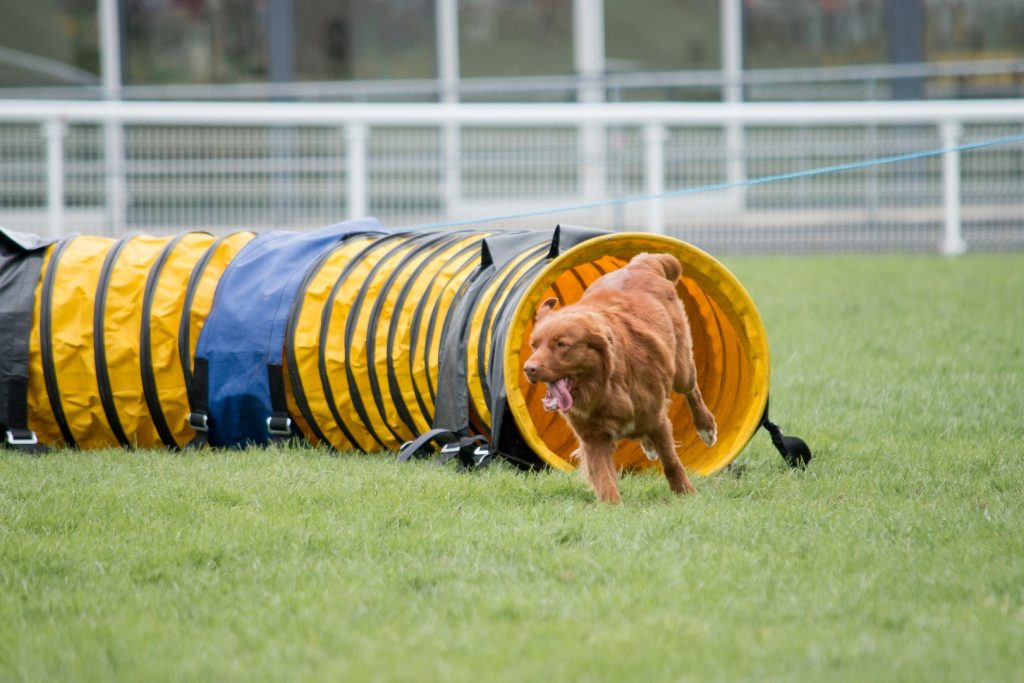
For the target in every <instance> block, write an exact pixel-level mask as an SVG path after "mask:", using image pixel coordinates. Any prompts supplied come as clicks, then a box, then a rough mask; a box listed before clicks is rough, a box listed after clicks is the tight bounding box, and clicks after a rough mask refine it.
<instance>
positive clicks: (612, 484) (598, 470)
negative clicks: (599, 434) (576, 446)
mask: <svg viewBox="0 0 1024 683" xmlns="http://www.w3.org/2000/svg"><path fill="white" fill-rule="evenodd" d="M580 456H581V459H582V461H583V468H582V469H583V476H585V477H586V478H587V480H588V481H589V482H590V485H591V486H593V487H594V493H596V494H597V499H598V500H600V501H601V502H602V503H613V504H615V503H618V502H619V501H620V500H621V499H620V498H619V484H618V473H617V472H616V471H615V442H614V441H612V440H611V439H601V440H599V441H588V442H586V443H580Z"/></svg>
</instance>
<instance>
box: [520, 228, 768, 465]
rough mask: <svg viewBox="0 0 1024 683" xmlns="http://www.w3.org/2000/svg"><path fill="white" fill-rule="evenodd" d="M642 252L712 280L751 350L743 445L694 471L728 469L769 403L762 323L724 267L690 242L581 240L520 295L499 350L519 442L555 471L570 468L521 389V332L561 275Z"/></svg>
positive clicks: (627, 237) (649, 236) (636, 235)
mask: <svg viewBox="0 0 1024 683" xmlns="http://www.w3.org/2000/svg"><path fill="white" fill-rule="evenodd" d="M644 251H655V252H664V253H669V254H673V255H674V256H676V257H677V258H679V260H680V261H682V263H683V270H684V273H683V276H684V277H688V276H689V275H690V274H692V273H697V274H700V275H702V276H704V277H705V278H707V279H709V280H711V281H713V282H715V284H716V286H718V288H719V289H720V290H721V292H722V295H723V298H724V299H727V300H728V301H729V302H730V303H731V304H732V308H733V309H734V310H736V311H737V312H738V313H740V314H741V315H739V320H740V321H741V324H742V327H743V333H744V334H745V335H746V338H747V343H748V346H749V347H750V352H749V355H750V356H751V358H752V359H753V360H754V361H755V362H754V363H753V366H754V374H755V378H754V379H755V381H756V382H758V383H759V384H760V385H761V386H762V387H763V390H762V391H760V392H758V394H757V395H756V396H755V397H754V400H753V401H752V402H751V404H750V405H749V406H748V409H747V411H746V413H745V414H744V416H743V418H742V423H741V425H740V426H739V427H738V430H739V431H740V433H742V434H745V435H746V436H745V438H744V439H743V443H742V444H741V445H739V446H738V447H736V448H734V449H733V451H734V452H732V453H729V454H727V455H726V456H725V457H722V458H721V459H720V461H719V462H718V463H717V464H716V465H715V466H713V467H711V468H709V469H705V470H702V471H698V473H699V474H702V475H709V474H713V473H714V472H717V471H718V470H720V469H722V468H723V467H725V466H726V465H728V464H729V462H731V461H732V460H734V459H735V458H736V456H737V455H739V453H740V452H741V451H742V449H743V447H744V446H745V445H746V444H747V443H748V442H749V440H750V438H751V437H753V435H754V433H755V432H756V431H757V428H758V426H759V425H760V421H761V416H762V414H763V412H764V408H765V405H766V404H767V401H768V386H769V380H770V362H769V350H768V340H767V336H766V334H765V330H764V325H763V322H762V320H761V316H760V314H759V313H758V311H757V307H756V306H755V305H754V302H753V299H751V297H750V294H749V293H748V292H747V291H746V289H744V287H743V285H741V284H740V282H739V280H737V279H736V278H735V276H733V274H732V273H731V272H730V271H729V270H728V269H727V268H726V267H725V266H724V265H722V264H721V263H720V262H719V261H717V260H716V259H715V258H714V257H712V256H711V255H710V254H708V253H707V252H705V251H703V250H701V249H699V248H697V247H695V246H693V245H692V244H689V243H687V242H683V241H681V240H677V239H675V238H672V237H668V236H665V235H657V234H653V233H644V232H619V233H611V234H608V235H602V236H600V237H595V238H592V239H589V240H587V241H585V242H582V243H581V244H579V245H577V246H575V247H573V248H571V249H569V250H567V251H565V252H564V253H562V254H560V255H558V256H557V257H556V258H554V259H552V261H551V262H550V263H548V264H547V266H546V267H545V268H544V269H543V270H542V271H541V272H540V273H539V274H538V275H537V277H536V278H535V279H534V280H533V282H532V284H531V285H530V286H529V287H528V288H527V289H526V290H525V291H524V292H523V295H522V297H520V299H519V303H518V304H517V306H516V309H515V312H514V314H513V316H512V319H511V322H510V325H509V328H508V330H509V331H508V339H507V341H506V343H505V351H504V376H505V390H506V397H507V401H508V406H509V410H510V411H511V413H512V415H513V418H514V419H515V422H516V425H517V427H518V429H519V432H520V434H521V435H522V437H523V439H524V441H526V443H527V444H528V445H529V446H530V448H531V449H532V450H533V452H534V453H535V454H537V456H538V457H540V459H541V460H543V461H544V462H545V463H547V464H548V465H549V466H551V467H553V468H555V469H559V470H562V471H566V472H569V471H572V470H574V469H575V467H574V465H573V464H572V463H570V462H567V461H566V460H564V459H563V458H561V457H560V456H559V455H558V454H556V453H554V452H553V451H552V450H551V449H550V448H549V447H548V445H547V444H546V443H545V441H544V439H543V438H542V437H541V435H540V433H539V432H538V431H537V429H536V427H535V426H534V424H533V420H532V418H531V416H530V413H529V409H528V407H527V403H526V398H525V396H523V393H522V391H521V389H520V386H519V374H520V372H521V358H520V353H521V349H522V345H523V341H524V336H525V334H526V329H527V327H528V326H529V323H530V322H531V320H532V317H533V313H534V311H535V310H536V309H537V306H538V305H539V304H540V300H541V296H542V295H543V294H544V292H545V291H546V290H547V289H548V288H549V287H550V286H551V285H552V284H553V283H554V282H555V280H556V279H557V278H558V277H559V276H560V275H562V274H563V273H564V272H566V271H568V270H571V269H572V268H575V267H577V266H580V265H582V264H585V263H589V262H592V261H596V260H597V259H598V258H600V257H603V256H617V257H620V258H625V259H626V260H628V259H629V258H632V257H633V256H635V255H636V254H639V253H641V252H644Z"/></svg>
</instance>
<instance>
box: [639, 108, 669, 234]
mask: <svg viewBox="0 0 1024 683" xmlns="http://www.w3.org/2000/svg"><path fill="white" fill-rule="evenodd" d="M644 147H645V149H646V153H645V155H644V156H645V158H646V162H647V163H646V164H645V166H646V171H645V173H644V175H645V184H646V187H645V190H646V194H647V195H648V196H649V197H651V198H650V199H648V200H647V229H648V230H650V231H651V232H658V233H664V232H665V200H664V198H663V197H661V196H660V195H661V194H662V193H663V192H664V191H665V126H664V124H661V123H648V124H647V125H646V126H644Z"/></svg>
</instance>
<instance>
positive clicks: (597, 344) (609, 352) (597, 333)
mask: <svg viewBox="0 0 1024 683" xmlns="http://www.w3.org/2000/svg"><path fill="white" fill-rule="evenodd" d="M583 341H584V342H585V343H586V344H587V346H589V347H590V348H592V349H594V350H595V351H597V353H598V355H600V356H601V363H602V365H603V366H604V374H605V377H607V376H608V375H609V374H611V371H612V358H613V357H614V355H615V353H616V352H617V349H616V348H615V339H614V338H613V337H612V335H611V334H609V332H608V331H607V330H606V329H604V328H602V327H600V326H592V327H590V326H588V328H587V331H586V334H585V335H584V338H583Z"/></svg>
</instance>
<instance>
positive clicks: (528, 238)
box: [434, 232, 551, 434]
mask: <svg viewBox="0 0 1024 683" xmlns="http://www.w3.org/2000/svg"><path fill="white" fill-rule="evenodd" d="M550 239H551V237H550V233H545V232H528V233H522V232H517V233H506V234H502V235H497V236H491V237H488V238H486V239H484V240H483V242H482V243H481V245H480V256H481V258H480V268H479V269H478V270H477V271H476V272H475V273H473V275H472V276H470V280H467V284H468V288H467V289H466V291H465V292H464V293H463V294H462V296H461V297H460V298H459V299H458V300H456V301H453V302H452V307H451V308H450V309H449V313H450V314H451V317H450V318H449V319H448V320H446V321H445V325H444V331H443V336H442V338H441V358H440V367H439V371H438V386H437V400H436V408H435V412H434V427H436V428H440V429H450V430H452V431H454V432H457V433H460V434H465V433H468V430H469V422H470V420H469V401H470V397H469V385H468V383H467V380H468V378H467V375H466V352H467V350H466V349H467V346H468V340H469V332H470V330H469V327H470V321H471V320H472V318H473V310H474V309H475V307H476V304H477V301H478V300H479V298H480V295H481V294H483V292H484V290H485V289H486V288H487V285H488V284H489V283H490V281H491V280H492V279H493V278H494V277H495V276H496V275H497V274H498V272H499V271H500V269H501V266H504V265H507V264H508V263H509V262H510V261H511V260H512V259H513V258H514V257H515V256H517V255H518V254H520V253H522V252H523V251H525V250H527V249H529V248H531V247H534V246H536V245H537V244H540V243H543V242H545V241H547V240H550Z"/></svg>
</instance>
